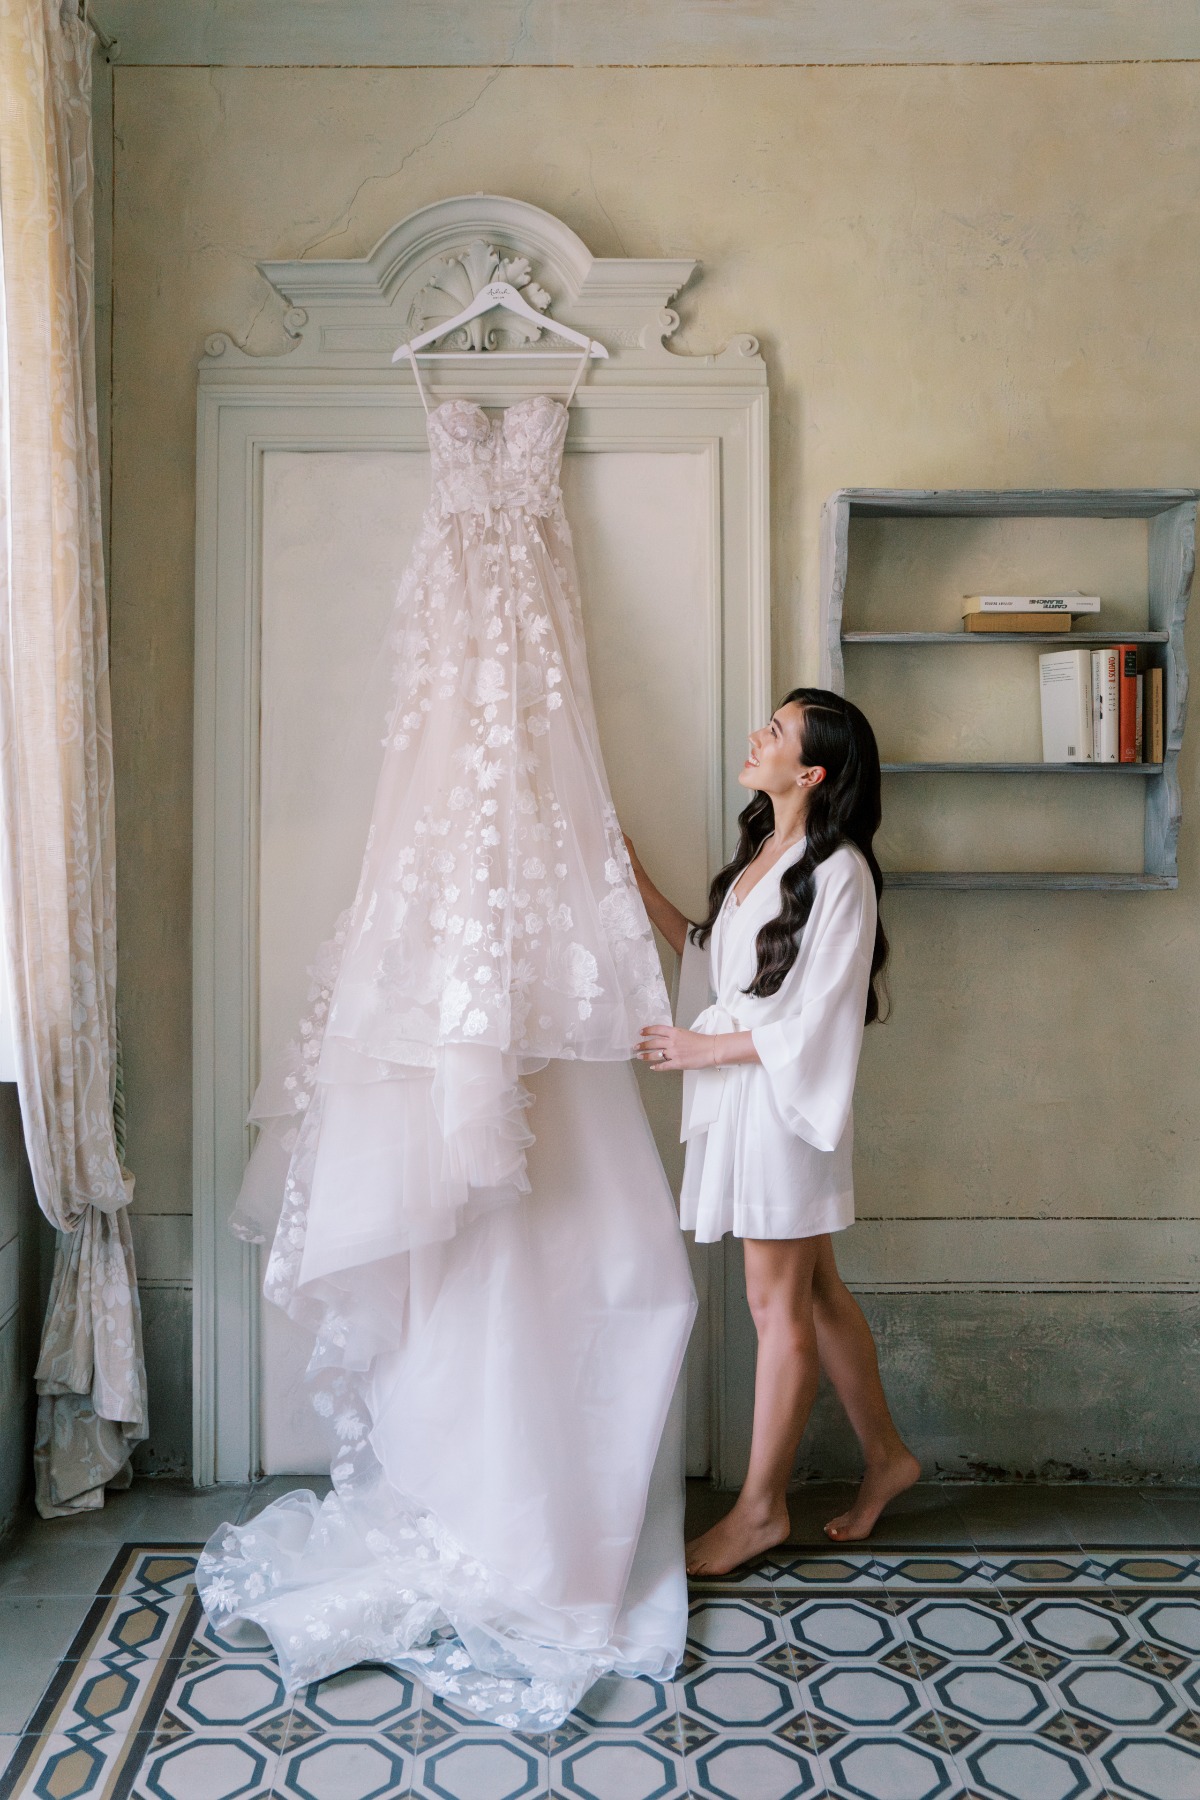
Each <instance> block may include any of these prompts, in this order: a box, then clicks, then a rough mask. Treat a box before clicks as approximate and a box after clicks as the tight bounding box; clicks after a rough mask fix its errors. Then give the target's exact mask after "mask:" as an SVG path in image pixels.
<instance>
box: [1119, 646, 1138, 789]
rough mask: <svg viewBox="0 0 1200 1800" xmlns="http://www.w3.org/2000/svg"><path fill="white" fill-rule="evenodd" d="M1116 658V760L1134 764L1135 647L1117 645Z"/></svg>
mask: <svg viewBox="0 0 1200 1800" xmlns="http://www.w3.org/2000/svg"><path fill="white" fill-rule="evenodd" d="M1116 657H1117V760H1118V761H1119V762H1123V763H1131V762H1136V761H1137V760H1138V751H1137V735H1136V734H1137V645H1136V644H1118V645H1117V647H1116Z"/></svg>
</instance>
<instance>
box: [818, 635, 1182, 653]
mask: <svg viewBox="0 0 1200 1800" xmlns="http://www.w3.org/2000/svg"><path fill="white" fill-rule="evenodd" d="M1170 639H1171V634H1170V632H1169V631H843V633H842V642H843V644H1033V645H1036V647H1037V648H1038V649H1039V650H1041V649H1043V648H1044V647H1045V646H1046V645H1047V644H1167V643H1169V642H1170Z"/></svg>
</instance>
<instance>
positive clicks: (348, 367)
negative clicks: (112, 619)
mask: <svg viewBox="0 0 1200 1800" xmlns="http://www.w3.org/2000/svg"><path fill="white" fill-rule="evenodd" d="M485 252H492V253H493V254H494V255H495V256H496V257H498V258H499V259H502V260H503V261H504V262H505V263H506V265H507V270H508V278H509V279H510V280H512V279H516V280H517V281H519V282H520V283H522V284H526V285H527V286H528V290H529V292H530V294H531V297H532V298H533V299H534V303H535V304H537V305H542V304H546V305H547V306H548V308H552V316H553V318H558V319H560V320H561V321H562V322H563V323H564V324H567V325H571V326H574V327H575V328H576V329H577V330H582V331H586V332H589V333H590V334H592V335H593V336H595V337H596V338H598V339H599V340H600V341H601V342H603V343H604V344H606V345H607V346H608V348H609V352H610V355H609V359H608V360H607V361H606V362H603V363H599V364H594V365H593V366H592V368H591V369H590V370H589V375H588V381H587V383H586V385H585V386H584V388H583V389H582V390H581V393H580V394H579V396H577V399H576V402H575V405H574V407H573V409H572V421H571V434H570V438H569V440H568V448H569V449H570V450H572V451H578V452H581V453H585V454H586V453H587V452H588V451H593V450H594V451H602V450H607V451H614V450H615V451H621V450H626V451H662V452H667V453H670V452H680V453H685V454H690V455H698V456H700V457H702V458H703V459H704V464H705V468H706V472H707V479H708V482H709V484H710V488H711V494H712V508H711V532H710V539H709V544H708V546H707V555H706V566H707V570H708V574H707V584H706V586H707V591H706V593H705V594H704V595H703V596H702V603H703V611H704V618H705V629H706V631H707V635H708V664H709V669H710V688H709V696H710V697H709V705H708V708H707V712H708V716H709V720H710V729H709V740H708V742H707V744H706V745H705V747H704V766H705V769H706V771H707V789H708V791H707V806H706V817H707V821H708V826H707V836H708V845H707V851H708V864H709V868H710V869H712V868H715V867H717V866H719V864H720V863H721V862H723V861H724V859H725V857H726V855H727V854H728V849H729V846H730V842H731V834H732V827H733V822H734V819H735V818H736V814H737V812H738V811H739V810H740V806H741V802H742V798H743V796H742V792H741V789H740V788H739V787H738V786H737V784H736V780H735V771H736V769H737V768H738V767H739V766H740V761H741V755H742V748H741V747H742V746H743V745H744V743H745V737H746V733H747V731H748V730H749V729H750V728H751V727H753V726H754V725H755V724H757V723H760V722H761V720H762V719H763V718H764V717H766V715H767V713H768V711H769V708H770V669H769V656H770V652H769V643H770V633H769V596H770V569H769V523H768V482H767V454H768V450H767V444H768V440H767V403H768V395H767V376H766V368H765V365H764V363H763V361H762V358H761V356H760V355H759V353H758V345H757V343H756V341H755V340H754V338H752V337H749V336H741V337H736V338H734V339H732V340H731V341H730V342H729V343H728V344H727V345H726V346H725V348H724V349H723V350H721V352H720V353H719V354H717V355H702V356H688V355H680V354H677V353H676V352H674V351H673V350H671V349H670V348H669V346H668V342H667V340H668V339H669V338H670V337H671V335H672V334H673V332H674V331H675V330H676V328H677V326H678V323H679V319H678V315H677V314H676V313H674V312H672V311H671V310H670V308H669V304H668V303H669V302H670V301H671V300H672V299H673V298H674V297H675V295H676V294H677V293H678V292H679V290H680V289H681V288H682V287H684V285H685V284H686V283H687V282H689V280H691V278H692V276H693V274H694V272H695V269H696V264H695V262H694V260H693V259H691V258H689V257H684V258H675V259H661V260H651V259H639V258H600V257H593V256H592V255H591V253H590V252H589V251H588V249H587V247H586V246H585V245H584V244H583V243H582V241H581V240H580V239H579V238H578V237H577V236H576V235H575V233H574V232H572V231H571V230H570V229H569V228H568V227H567V226H565V225H564V224H562V222H561V221H560V220H558V219H555V218H554V217H553V216H552V215H550V214H549V213H546V212H543V211H542V210H541V209H539V208H537V207H534V206H530V205H528V204H527V203H525V202H522V201H516V200H510V199H505V198H502V197H498V196H488V195H476V196H472V197H469V198H468V197H463V198H458V199H451V200H446V201H441V202H439V203H437V204H436V205H433V206H428V207H425V208H423V209H422V210H421V211H420V212H417V213H414V214H413V215H412V216H411V217H409V218H408V219H405V220H403V221H402V222H401V223H400V224H398V225H397V226H395V227H394V228H393V229H392V230H391V231H389V232H388V233H386V234H385V236H384V237H383V238H381V239H380V241H379V243H378V244H377V245H376V246H375V248H374V250H373V251H372V252H371V254H370V255H369V256H367V257H364V258H362V259H359V260H350V261H321V262H317V261H313V262H267V263H260V265H259V267H260V269H261V271H262V274H263V275H264V277H265V279H266V280H267V282H268V283H269V284H270V286H271V288H272V289H273V290H274V293H275V295H276V304H277V307H278V309H279V314H280V321H281V324H282V327H283V330H284V332H285V333H286V335H287V336H288V338H289V339H290V340H291V344H290V347H289V348H288V349H286V350H285V351H283V352H282V353H280V354H279V355H275V356H250V355H247V354H246V353H245V352H244V351H242V350H240V349H239V348H238V347H237V346H236V345H235V344H234V343H233V341H232V340H231V339H230V338H229V337H227V336H225V335H224V334H221V333H216V334H214V335H213V336H211V337H210V338H209V339H208V340H207V342H206V345H205V355H204V357H203V359H202V361H201V364H200V369H199V397H198V444H197V502H196V727H195V815H194V816H195V825H194V866H195V877H194V895H193V945H194V953H193V954H194V964H193V971H194V972H193V999H194V1026H193V1048H194V1154H193V1178H194V1185H193V1238H194V1256H195V1263H194V1287H193V1307H194V1313H193V1318H194V1325H193V1369H194V1377H193V1379H194V1462H193V1467H194V1471H195V1479H196V1481H197V1482H198V1483H201V1484H203V1483H208V1482H212V1481H245V1480H246V1479H248V1478H249V1477H250V1476H251V1475H253V1474H254V1473H255V1472H256V1471H257V1467H258V1443H257V1439H258V1395H257V1382H258V1345H257V1318H258V1296H257V1288H258V1283H259V1253H258V1252H257V1250H256V1249H255V1248H254V1247H252V1246H248V1245H245V1244H243V1243H240V1242H239V1241H238V1240H237V1239H236V1238H234V1237H233V1236H232V1234H231V1233H230V1232H229V1230H228V1229H227V1226H226V1223H225V1221H226V1219H227V1216H228V1213H229V1210H230V1207H231V1205H232V1201H233V1198H234V1196H235V1194H236V1192H237V1188H238V1186H239V1184H240V1181H241V1175H242V1170H243V1168H244V1166H245V1162H246V1159H247V1156H248V1154H249V1149H250V1138H249V1130H248V1127H247V1125H246V1111H247V1106H248V1104H249V1097H250V1094H251V1092H252V1091H253V1088H254V1085H255V1081H256V1067H255V1049H254V1046H255V1044H256V1042H257V1024H256V985H257V978H256V967H257V964H256V924H255V921H256V919H257V859H256V844H257V795H258V753H259V744H258V733H259V619H260V593H261V528H262V461H263V456H264V454H265V453H266V452H268V451H270V450H276V449H289V450H309V451H311V450H336V449H409V450H412V449H415V448H418V447H419V446H422V445H423V444H424V416H423V411H422V407H421V403H420V399H419V397H418V395H417V393H416V390H415V387H414V384H413V380H412V375H411V373H410V372H409V371H408V370H407V368H396V367H393V366H392V363H391V355H392V351H393V350H394V349H395V347H396V345H397V344H398V343H399V342H401V341H402V340H403V339H404V338H406V337H408V336H410V335H412V332H413V331H414V329H417V328H419V326H420V324H421V323H423V322H425V321H426V320H428V321H431V322H432V321H436V319H437V318H438V317H439V316H440V317H448V316H450V314H451V313H453V312H454V311H457V310H458V307H459V306H461V305H462V304H463V299H462V298H459V299H457V300H453V302H452V303H451V297H450V294H448V291H447V289H448V288H449V290H450V291H451V294H452V291H453V290H454V288H455V286H456V284H457V285H458V286H461V284H462V282H463V280H468V281H469V280H471V279H473V278H474V277H475V276H476V275H477V274H478V270H477V269H476V268H475V263H477V262H478V261H479V259H480V256H481V255H483V254H484V253H485ZM487 278H488V277H487V276H485V277H484V279H487ZM542 296H544V297H545V298H544V300H543V299H542ZM469 297H470V296H469V294H468V295H466V298H469ZM439 306H440V307H442V308H443V310H441V311H440V312H439V310H438V309H439ZM549 317H550V314H549V311H548V318H549ZM510 345H511V341H506V340H505V339H503V338H502V339H500V340H499V343H498V344H497V345H494V346H488V347H487V348H484V349H479V348H472V349H468V348H465V347H464V348H463V349H462V350H461V351H458V352H454V351H453V347H452V353H451V354H449V355H447V356H446V357H444V358H443V360H442V362H441V363H440V365H439V368H438V375H437V385H438V394H439V397H442V398H447V397H451V396H453V395H456V394H462V395H464V396H467V397H470V398H473V399H476V400H480V401H482V402H483V403H484V404H486V405H498V406H502V405H507V404H509V403H510V402H511V401H512V400H515V399H517V398H519V397H520V395H521V394H522V393H529V392H531V391H534V383H535V382H544V379H545V377H544V373H543V374H541V375H538V374H536V373H535V371H536V370H538V369H542V370H544V366H545V365H544V363H537V364H531V363H529V362H528V360H527V357H526V356H525V355H524V354H522V350H521V346H520V345H519V344H515V345H511V347H510ZM541 347H543V348H544V347H545V346H544V345H542V346H541ZM497 351H499V353H497ZM572 354H573V353H572ZM735 1261H736V1259H734V1258H729V1259H726V1258H725V1256H724V1254H723V1249H722V1247H721V1246H715V1247H714V1249H713V1251H712V1253H711V1254H710V1256H709V1258H708V1260H707V1269H706V1273H707V1275H708V1282H707V1286H708V1308H707V1316H708V1330H709V1334H710V1339H709V1350H710V1361H709V1366H710V1369H711V1371H712V1379H711V1383H710V1393H709V1394H708V1395H707V1396H704V1412H705V1417H706V1418H707V1421H708V1425H707V1430H708V1442H709V1452H710V1462H711V1467H712V1472H713V1474H714V1475H715V1477H716V1478H717V1479H719V1480H720V1479H728V1478H730V1477H732V1476H733V1475H735V1474H736V1473H737V1466H738V1464H739V1462H740V1460H741V1458H742V1455H743V1454H744V1446H743V1445H742V1443H741V1436H742V1434H741V1432H740V1431H739V1429H738V1426H737V1418H738V1415H739V1413H740V1412H741V1411H742V1410H743V1408H742V1407H741V1406H740V1405H736V1404H734V1401H735V1397H738V1396H740V1397H741V1398H743V1399H744V1397H745V1395H746V1392H747V1388H746V1381H747V1368H746V1348H747V1347H746V1345H745V1344H744V1342H742V1341H741V1338H740V1334H734V1335H735V1336H738V1339H739V1341H738V1342H737V1343H736V1344H735V1343H734V1342H733V1341H732V1339H731V1340H730V1342H729V1343H728V1344H727V1342H726V1332H725V1324H724V1319H725V1294H726V1289H727V1287H729V1288H730V1290H731V1291H733V1289H734V1288H736V1284H737V1281H738V1280H739V1279H740V1277H739V1276H738V1273H737V1271H736V1269H735V1268H734V1267H733V1264H734V1262H735ZM727 1264H728V1267H727Z"/></svg>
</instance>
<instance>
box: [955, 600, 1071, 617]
mask: <svg viewBox="0 0 1200 1800" xmlns="http://www.w3.org/2000/svg"><path fill="white" fill-rule="evenodd" d="M962 610H963V618H964V619H965V618H966V617H967V615H968V613H1006V612H1007V613H1020V612H1029V613H1032V612H1051V613H1072V614H1074V613H1079V614H1083V613H1098V612H1099V611H1100V596H1099V594H964V595H963V605H962Z"/></svg>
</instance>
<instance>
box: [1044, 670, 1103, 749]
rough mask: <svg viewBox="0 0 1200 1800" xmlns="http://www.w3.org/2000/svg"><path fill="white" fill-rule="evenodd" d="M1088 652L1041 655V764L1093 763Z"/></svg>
mask: <svg viewBox="0 0 1200 1800" xmlns="http://www.w3.org/2000/svg"><path fill="white" fill-rule="evenodd" d="M1090 666H1091V661H1090V658H1089V655H1088V652H1087V651H1086V650H1060V651H1057V652H1052V653H1051V654H1050V655H1048V656H1039V658H1038V675H1039V686H1040V690H1041V705H1042V761H1043V762H1048V763H1063V762H1090V761H1091V707H1090V693H1089V684H1088V675H1089V670H1090Z"/></svg>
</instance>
